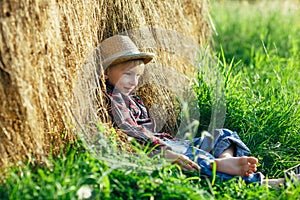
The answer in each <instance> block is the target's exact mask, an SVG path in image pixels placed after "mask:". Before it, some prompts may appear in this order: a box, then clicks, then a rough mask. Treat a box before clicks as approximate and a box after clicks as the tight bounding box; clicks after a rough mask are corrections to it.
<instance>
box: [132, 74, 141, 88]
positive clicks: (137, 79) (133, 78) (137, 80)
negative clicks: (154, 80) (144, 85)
mask: <svg viewBox="0 0 300 200" xmlns="http://www.w3.org/2000/svg"><path fill="white" fill-rule="evenodd" d="M138 83H139V77H138V76H133V77H132V79H131V80H130V84H131V85H132V86H134V87H135V86H137V85H138Z"/></svg>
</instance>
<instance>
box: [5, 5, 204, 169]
mask: <svg viewBox="0 0 300 200" xmlns="http://www.w3.org/2000/svg"><path fill="white" fill-rule="evenodd" d="M206 10H207V5H206V1H205V0H185V1H183V0H165V1H161V0H153V1H148V0H136V1H125V0H115V1H104V0H86V1H79V0H75V1H67V0H62V1H54V0H48V1H34V0H33V1H9V0H2V1H1V3H0V102H1V103H0V140H1V143H0V154H1V157H0V167H1V168H3V167H6V166H10V165H12V164H15V163H17V162H18V161H27V162H32V161H35V160H36V161H43V159H44V158H46V157H47V155H48V154H49V152H52V153H54V154H57V153H59V152H60V150H61V149H62V148H63V147H64V145H65V144H67V143H69V142H71V141H74V140H75V139H76V137H77V134H76V133H80V132H84V133H85V135H86V134H90V133H91V132H93V131H92V128H91V129H90V130H88V129H86V127H88V126H89V124H90V123H92V124H103V125H104V129H105V128H106V127H110V126H109V123H110V122H109V117H108V116H107V112H106V109H105V101H104V100H103V93H102V90H101V89H98V90H97V89H95V88H96V87H97V86H99V84H100V85H101V79H99V83H97V81H95V80H96V79H97V77H98V75H99V74H97V73H96V72H98V73H99V69H98V68H97V67H98V65H99V63H97V62H96V61H95V60H96V59H95V57H94V56H95V54H94V52H95V51H94V50H95V48H97V45H98V44H99V43H100V42H101V41H102V40H103V39H105V38H107V37H109V36H111V35H114V34H127V35H130V36H131V37H132V38H133V40H134V41H135V42H136V43H137V45H138V46H139V47H140V48H145V49H147V50H151V51H153V52H155V53H156V55H157V56H156V58H155V61H154V62H153V63H152V65H150V66H153V69H156V70H158V72H159V71H160V70H162V69H168V70H166V71H170V70H175V72H176V73H178V74H181V75H183V74H184V75H188V74H190V73H191V72H193V69H192V67H191V63H188V62H187V61H191V60H190V56H192V57H193V56H194V55H193V53H192V54H190V52H192V51H191V50H195V48H197V47H196V46H197V45H196V46H195V44H200V43H203V44H205V43H206V42H207V38H208V36H209V28H208V24H207V22H206V18H205V15H206ZM174 41H175V42H174ZM186 45H190V46H186ZM183 49H185V50H187V51H186V52H185V53H184V54H182V52H183ZM187 52H189V53H187ZM180 54H181V55H180ZM182 55H184V56H182ZM155 67H156V68H155ZM100 73H101V70H100ZM100 75H101V74H100ZM145 76H149V77H152V78H151V80H154V79H155V77H156V76H155V74H154V75H153V73H152V75H151V74H148V75H145ZM95 77H96V78H95ZM160 79H161V80H160V81H168V79H167V77H166V76H161V77H160ZM172 79H176V76H175V77H172ZM158 83H159V82H158ZM151 84H153V83H152V82H151V83H150V82H148V83H147V84H146V83H145V84H144V86H145V85H151ZM165 84H167V83H165ZM169 85H170V84H169ZM154 88H155V87H153V85H152V86H150V87H148V88H146V89H141V93H143V90H144V91H147V94H144V96H145V95H149V96H151V95H150V93H151V92H149V89H150V90H151V89H152V90H151V91H152V93H153V94H154V95H162V96H164V97H165V98H169V97H170V98H171V96H172V95H171V93H170V91H168V89H167V88H165V89H161V88H162V87H160V86H159V85H158V89H157V90H154ZM95 91H96V92H95ZM150 99H151V98H150ZM154 99H155V98H154ZM167 101H168V99H167ZM147 103H148V104H151V101H150V102H147ZM162 105H164V104H162ZM166 105H167V104H166ZM167 109H170V108H167ZM170 129H172V128H170ZM102 132H103V130H102Z"/></svg>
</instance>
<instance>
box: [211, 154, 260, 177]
mask: <svg viewBox="0 0 300 200" xmlns="http://www.w3.org/2000/svg"><path fill="white" fill-rule="evenodd" d="M215 162H216V164H217V171H218V172H223V173H225V174H229V175H235V176H249V175H250V174H252V173H253V172H256V171H257V168H256V167H257V166H256V165H257V163H258V160H257V158H255V157H246V156H242V157H227V158H216V159H215Z"/></svg>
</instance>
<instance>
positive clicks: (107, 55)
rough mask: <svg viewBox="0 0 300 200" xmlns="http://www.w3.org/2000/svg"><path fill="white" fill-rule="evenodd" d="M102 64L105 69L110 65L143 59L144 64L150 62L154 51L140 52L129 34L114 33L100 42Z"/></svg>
mask: <svg viewBox="0 0 300 200" xmlns="http://www.w3.org/2000/svg"><path fill="white" fill-rule="evenodd" d="M100 52H101V60H102V66H103V69H104V70H105V69H106V68H107V67H109V66H110V65H114V64H118V63H121V62H125V61H129V60H136V59H141V60H143V61H144V64H146V63H148V62H150V61H151V60H152V58H153V57H154V54H153V53H146V52H140V51H139V49H138V48H137V46H136V45H135V44H134V43H133V41H132V40H131V39H130V38H129V37H128V36H123V35H114V36H112V37H110V38H107V39H105V40H103V41H102V42H101V44H100Z"/></svg>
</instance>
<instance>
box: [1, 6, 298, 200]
mask: <svg viewBox="0 0 300 200" xmlns="http://www.w3.org/2000/svg"><path fill="white" fill-rule="evenodd" d="M251 2H253V1H251ZM255 2H256V1H254V2H253V3H251V4H248V3H240V2H239V1H212V2H211V5H210V6H211V8H210V9H211V17H212V19H213V20H214V23H215V28H216V31H217V33H218V34H217V35H214V49H215V54H216V57H218V58H219V64H218V67H219V69H220V71H221V72H222V75H223V77H224V80H225V96H226V106H227V115H226V121H225V127H226V128H229V129H232V130H236V131H237V132H238V133H239V135H240V137H241V138H242V140H243V141H244V142H245V143H246V144H247V145H248V146H249V148H250V149H251V152H252V154H251V155H253V156H256V157H258V158H259V160H260V165H259V171H261V172H262V173H263V174H265V175H266V176H267V177H270V178H276V177H281V176H283V170H284V169H287V168H289V167H291V166H293V165H296V164H299V163H300V156H299V155H300V108H299V106H300V91H299V90H300V54H299V51H300V11H299V5H298V10H294V8H295V6H294V5H291V4H292V3H295V2H297V1H290V3H289V4H288V3H286V2H285V3H279V1H278V2H273V1H263V2H258V1H257V2H256V3H255ZM298 4H299V3H298ZM202 80H203V78H202V77H200V76H199V82H201V81H202ZM196 93H197V94H198V95H199V104H200V105H201V112H203V113H209V109H210V108H211V107H210V99H209V91H207V90H205V89H204V86H203V87H198V88H196ZM201 116H203V117H202V121H201V125H202V126H203V127H205V126H207V125H208V124H207V123H208V121H209V117H210V116H208V115H207V116H206V115H203V114H202V115H201ZM111 142H112V143H113V142H114V140H113V139H112V141H111ZM49 163H51V165H49V166H44V165H39V166H35V167H33V166H27V165H26V164H20V166H19V167H17V168H15V169H12V170H11V172H10V173H9V176H8V177H7V179H6V180H5V183H3V184H1V185H0V199H78V198H79V197H82V198H83V199H85V197H86V199H299V198H300V197H299V196H300V185H299V184H298V185H296V186H294V185H290V186H289V187H286V188H284V187H283V188H280V189H275V188H270V187H268V186H259V185H257V184H252V185H246V184H245V183H244V182H242V181H241V180H238V179H234V180H230V181H228V182H223V183H222V182H220V181H219V180H216V181H210V180H206V179H203V178H202V179H200V178H199V176H198V174H190V173H186V172H185V173H183V172H182V171H180V169H178V168H177V167H176V166H172V165H169V164H168V163H166V162H165V161H162V160H159V159H155V158H154V159H149V158H147V157H146V156H144V155H143V154H141V156H140V157H136V156H129V155H123V156H119V157H117V156H113V157H111V158H105V157H103V158H102V159H97V158H95V157H94V156H93V155H92V154H91V153H89V152H88V151H86V150H85V149H84V148H83V147H82V145H81V143H80V142H78V143H76V144H72V145H71V146H70V148H69V151H68V153H67V154H66V155H61V156H60V157H58V158H50V159H49Z"/></svg>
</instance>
